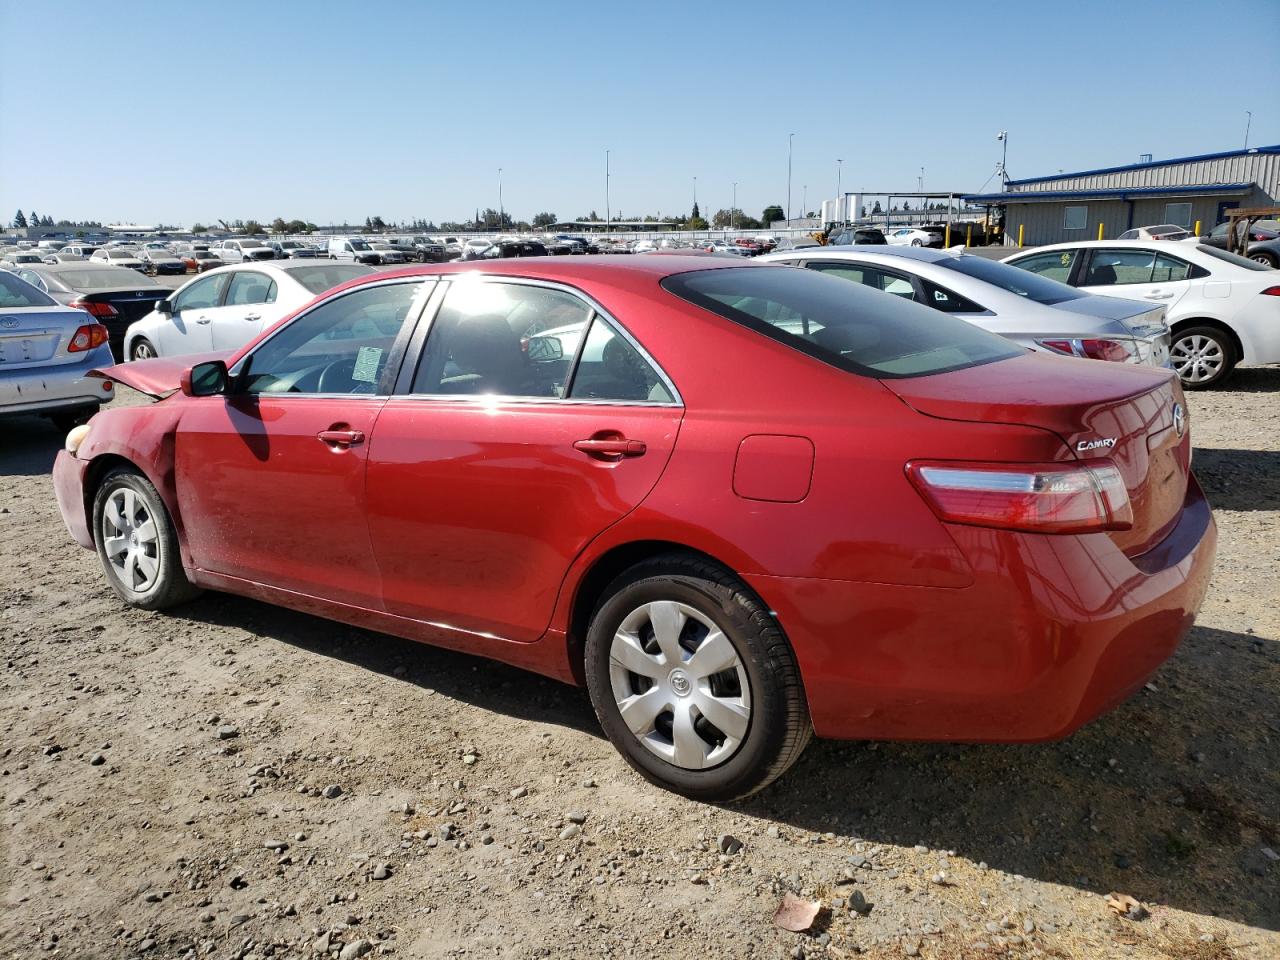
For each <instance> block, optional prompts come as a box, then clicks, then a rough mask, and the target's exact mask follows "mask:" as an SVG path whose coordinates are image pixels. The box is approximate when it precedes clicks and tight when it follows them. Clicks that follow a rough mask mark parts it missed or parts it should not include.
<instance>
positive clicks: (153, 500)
mask: <svg viewBox="0 0 1280 960" xmlns="http://www.w3.org/2000/svg"><path fill="white" fill-rule="evenodd" d="M126 490H127V491H132V492H133V494H135V495H136V497H137V498H138V500H139V501H141V503H142V504H143V506H144V507H145V509H146V512H147V515H148V516H149V517H150V519H151V520H152V522H153V523H154V524H155V528H156V536H155V555H154V556H155V560H156V561H157V571H158V572H157V573H156V575H155V578H154V581H153V582H151V583H149V584H147V585H146V586H145V588H144V589H141V590H138V589H134V588H133V586H131V585H130V584H128V583H126V582H125V581H124V580H123V579H122V578H121V575H120V573H118V572H117V570H116V567H115V564H114V563H112V561H111V560H110V559H109V558H108V556H107V547H106V542H105V541H106V537H105V536H104V533H103V522H104V516H105V514H106V511H107V502H108V500H110V499H111V498H112V497H113V495H115V494H116V492H117V491H126ZM93 540H94V543H95V545H96V547H97V552H98V561H99V562H100V563H101V564H102V570H103V573H104V574H105V575H106V578H107V583H108V585H109V586H110V587H111V589H112V590H113V591H115V594H116V596H118V597H119V598H120V599H121V600H123V601H124V602H125V603H127V604H129V606H131V607H139V608H141V609H143V610H165V609H168V608H169V607H175V606H177V605H178V604H181V603H187V602H188V601H190V600H194V599H195V598H196V597H198V596H199V595H200V593H201V590H200V588H199V587H196V586H195V585H194V584H192V583H191V581H190V580H188V579H187V575H186V573H185V572H184V571H183V569H182V555H181V553H180V552H179V549H178V535H177V534H176V533H175V532H174V529H173V521H172V520H170V518H169V511H168V510H166V509H165V506H164V501H163V500H162V499H161V498H160V494H159V493H157V492H156V488H155V487H153V486H152V485H151V481H149V480H148V479H147V478H146V477H144V476H142V474H140V473H138V472H137V471H136V470H134V469H132V468H130V467H118V468H116V469H114V470H111V471H109V472H108V473H107V474H106V475H105V476H104V477H103V478H102V482H101V483H100V484H98V489H97V490H96V491H95V492H94V496H93Z"/></svg>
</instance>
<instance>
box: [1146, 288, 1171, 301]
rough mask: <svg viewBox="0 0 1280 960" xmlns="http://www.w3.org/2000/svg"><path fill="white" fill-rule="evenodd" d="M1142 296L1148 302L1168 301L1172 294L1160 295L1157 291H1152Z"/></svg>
mask: <svg viewBox="0 0 1280 960" xmlns="http://www.w3.org/2000/svg"><path fill="white" fill-rule="evenodd" d="M1144 296H1145V297H1146V298H1147V299H1148V300H1168V299H1169V298H1170V297H1172V296H1173V294H1172V293H1161V292H1160V291H1159V290H1156V291H1153V292H1152V293H1148V294H1144Z"/></svg>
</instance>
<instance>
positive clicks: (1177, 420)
mask: <svg viewBox="0 0 1280 960" xmlns="http://www.w3.org/2000/svg"><path fill="white" fill-rule="evenodd" d="M1173 432H1174V433H1176V434H1177V435H1178V436H1182V435H1183V434H1184V433H1186V432H1187V412H1186V411H1185V410H1183V409H1182V404H1180V403H1175V404H1174V405H1173Z"/></svg>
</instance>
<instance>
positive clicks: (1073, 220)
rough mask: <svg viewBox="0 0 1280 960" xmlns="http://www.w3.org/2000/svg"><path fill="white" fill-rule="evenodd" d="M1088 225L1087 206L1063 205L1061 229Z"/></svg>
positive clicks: (1078, 228) (1072, 228)
mask: <svg viewBox="0 0 1280 960" xmlns="http://www.w3.org/2000/svg"><path fill="white" fill-rule="evenodd" d="M1088 225H1089V208H1088V207H1063V208H1062V229H1063V230H1083V229H1084V228H1085V227H1087V226H1088Z"/></svg>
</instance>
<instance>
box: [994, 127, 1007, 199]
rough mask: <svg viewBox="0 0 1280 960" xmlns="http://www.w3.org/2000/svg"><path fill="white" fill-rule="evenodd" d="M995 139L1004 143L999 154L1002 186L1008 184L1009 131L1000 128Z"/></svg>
mask: <svg viewBox="0 0 1280 960" xmlns="http://www.w3.org/2000/svg"><path fill="white" fill-rule="evenodd" d="M996 139H997V140H999V141H1000V143H1001V144H1003V145H1004V148H1003V151H1002V152H1001V154H1000V186H1001V187H1002V188H1003V187H1007V186H1008V185H1009V171H1008V166H1009V131H1008V130H1001V131H1000V133H999V135H997V137H996Z"/></svg>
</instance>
